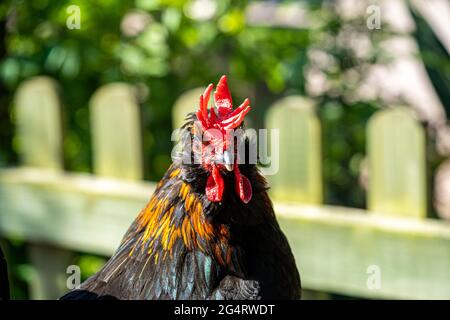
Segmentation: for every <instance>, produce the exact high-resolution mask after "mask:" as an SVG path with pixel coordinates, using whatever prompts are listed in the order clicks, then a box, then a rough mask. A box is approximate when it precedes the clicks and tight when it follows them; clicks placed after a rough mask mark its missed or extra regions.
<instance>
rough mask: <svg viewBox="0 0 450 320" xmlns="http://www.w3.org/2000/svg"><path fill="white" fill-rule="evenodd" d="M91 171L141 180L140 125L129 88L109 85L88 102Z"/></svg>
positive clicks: (122, 85)
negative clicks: (90, 134) (92, 163)
mask: <svg viewBox="0 0 450 320" xmlns="http://www.w3.org/2000/svg"><path fill="white" fill-rule="evenodd" d="M90 115H91V133H92V153H93V162H94V172H95V173H96V174H98V175H100V176H104V177H116V178H123V179H131V180H137V179H142V177H143V164H142V142H141V122H140V112H139V105H138V102H137V99H136V97H135V94H134V91H133V89H132V87H131V86H129V85H127V84H124V83H111V84H107V85H105V86H103V87H101V88H99V89H98V90H97V91H96V92H95V94H94V95H93V97H92V99H91V103H90Z"/></svg>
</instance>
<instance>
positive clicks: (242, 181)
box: [234, 164, 253, 203]
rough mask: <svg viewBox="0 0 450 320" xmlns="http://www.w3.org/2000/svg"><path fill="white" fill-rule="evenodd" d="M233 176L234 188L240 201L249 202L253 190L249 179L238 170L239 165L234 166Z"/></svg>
mask: <svg viewBox="0 0 450 320" xmlns="http://www.w3.org/2000/svg"><path fill="white" fill-rule="evenodd" d="M234 176H235V180H236V184H235V188H236V192H237V193H238V194H239V198H241V200H242V202H244V203H249V202H250V200H251V199H252V195H253V190H252V184H251V183H250V180H248V178H247V177H246V176H244V175H243V174H241V172H240V171H239V166H238V165H237V164H236V165H235V166H234Z"/></svg>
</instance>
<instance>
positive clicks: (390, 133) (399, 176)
mask: <svg viewBox="0 0 450 320" xmlns="http://www.w3.org/2000/svg"><path fill="white" fill-rule="evenodd" d="M367 130H368V133H367V134H368V157H369V190H368V208H369V210H370V211H373V212H376V213H382V214H388V215H395V216H407V217H417V218H424V217H426V206H427V205H426V201H427V200H426V174H425V170H426V168H425V133H424V130H423V128H422V126H421V125H420V123H419V122H418V121H417V120H416V119H415V118H414V116H413V114H412V112H411V110H410V109H408V108H406V107H395V108H392V109H388V110H383V111H379V112H377V113H376V114H375V115H374V116H373V117H372V119H371V120H370V121H369V124H368V127H367Z"/></svg>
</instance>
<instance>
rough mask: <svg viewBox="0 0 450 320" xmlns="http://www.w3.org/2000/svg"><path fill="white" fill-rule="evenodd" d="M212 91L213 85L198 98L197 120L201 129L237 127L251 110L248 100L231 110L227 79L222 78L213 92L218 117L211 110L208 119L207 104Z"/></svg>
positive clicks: (231, 103)
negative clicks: (200, 124)
mask: <svg viewBox="0 0 450 320" xmlns="http://www.w3.org/2000/svg"><path fill="white" fill-rule="evenodd" d="M212 89H213V85H212V84H210V85H209V86H208V87H207V88H206V90H205V92H204V93H203V94H202V95H201V96H200V106H199V110H198V111H197V118H198V119H199V120H200V122H201V123H202V126H203V129H205V130H207V129H210V128H217V129H222V130H228V129H234V128H237V127H239V126H240V125H241V123H242V121H244V118H245V116H246V115H247V113H248V112H249V111H250V109H251V108H250V105H249V104H250V100H248V99H245V100H244V102H243V103H242V104H241V105H240V106H239V107H237V108H236V109H235V110H233V102H232V100H231V94H230V90H229V89H228V84H227V77H226V76H222V77H221V78H220V80H219V83H218V84H217V88H216V91H215V92H214V103H215V106H216V108H217V112H218V115H216V113H215V112H214V110H211V111H210V114H209V117H208V102H209V97H210V95H211V91H212Z"/></svg>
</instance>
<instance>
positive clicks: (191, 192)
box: [124, 165, 233, 266]
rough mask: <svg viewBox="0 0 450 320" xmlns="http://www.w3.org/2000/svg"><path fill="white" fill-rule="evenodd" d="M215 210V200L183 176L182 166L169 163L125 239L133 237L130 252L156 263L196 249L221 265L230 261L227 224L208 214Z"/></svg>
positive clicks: (230, 262) (231, 250) (230, 247)
mask: <svg viewBox="0 0 450 320" xmlns="http://www.w3.org/2000/svg"><path fill="white" fill-rule="evenodd" d="M214 210H216V209H215V204H213V203H210V202H209V201H208V200H207V199H206V196H205V195H204V194H201V193H198V192H196V190H195V186H193V185H192V184H191V183H189V182H187V181H186V180H184V179H183V168H182V167H180V166H177V165H172V166H171V167H170V168H169V170H168V171H167V173H166V174H165V176H164V177H163V179H162V180H161V181H160V182H159V183H158V185H157V188H156V190H155V193H154V195H153V197H152V198H151V200H150V202H149V203H148V204H147V206H146V207H145V208H144V209H143V210H142V211H141V213H140V214H139V216H138V217H137V219H136V221H135V222H134V224H133V226H132V228H131V230H130V231H131V232H129V234H130V235H129V237H126V239H124V242H127V239H129V240H130V241H131V240H132V241H134V244H133V245H132V246H130V247H131V251H130V255H135V254H146V255H148V256H149V257H151V258H152V259H153V260H154V262H155V263H158V261H162V260H166V259H174V258H176V255H177V254H179V253H180V252H181V251H183V252H184V251H196V250H199V251H201V252H203V253H205V254H206V255H208V256H213V257H214V258H215V259H216V261H217V262H218V263H219V264H220V265H222V266H227V265H231V264H232V260H233V247H232V246H231V245H230V244H229V240H230V232H229V226H228V225H227V224H224V223H217V222H216V221H213V220H211V219H208V218H207V217H208V213H211V212H213V211H214Z"/></svg>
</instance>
